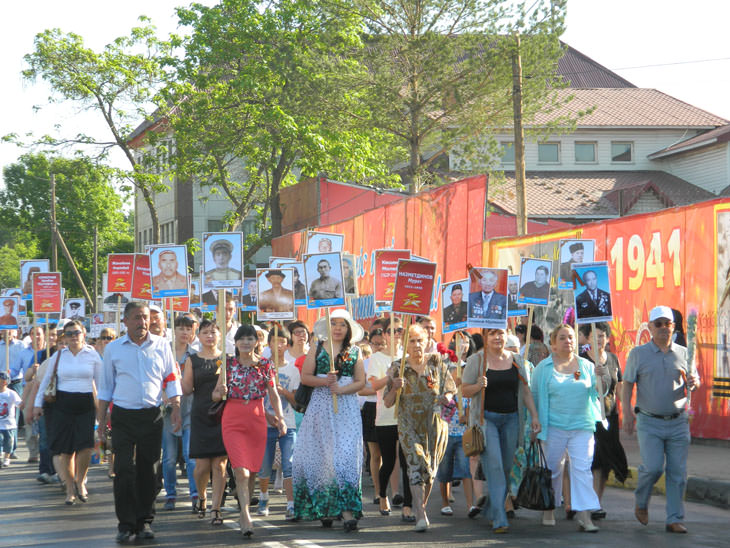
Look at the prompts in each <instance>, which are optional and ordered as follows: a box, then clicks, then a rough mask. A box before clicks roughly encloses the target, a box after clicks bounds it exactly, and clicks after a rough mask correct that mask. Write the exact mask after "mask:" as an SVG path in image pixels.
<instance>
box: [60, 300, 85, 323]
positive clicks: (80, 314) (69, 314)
mask: <svg viewBox="0 0 730 548" xmlns="http://www.w3.org/2000/svg"><path fill="white" fill-rule="evenodd" d="M63 317H64V318H68V319H69V320H83V319H84V318H85V317H86V299H84V298H73V299H66V305H65V306H64V307H63Z"/></svg>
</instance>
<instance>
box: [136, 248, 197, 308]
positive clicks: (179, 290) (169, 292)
mask: <svg viewBox="0 0 730 548" xmlns="http://www.w3.org/2000/svg"><path fill="white" fill-rule="evenodd" d="M150 274H151V276H152V278H151V283H152V298H153V299H164V298H166V297H187V295H188V290H189V288H188V252H187V249H186V248H185V246H184V245H172V246H164V247H154V248H152V249H150ZM206 285H207V282H206Z"/></svg>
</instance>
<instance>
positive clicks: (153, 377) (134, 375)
mask: <svg viewBox="0 0 730 548" xmlns="http://www.w3.org/2000/svg"><path fill="white" fill-rule="evenodd" d="M234 316H235V308H234V307H231V310H230V311H228V310H227V313H226V318H225V319H226V323H225V330H226V332H225V333H222V332H221V330H220V327H219V324H217V323H216V322H215V321H213V320H211V319H203V320H202V321H200V320H199V319H198V318H197V317H196V316H195V315H193V314H190V313H186V314H181V315H178V316H176V317H175V318H174V320H173V326H172V329H173V330H174V337H173V336H171V335H173V334H172V333H169V330H168V329H167V327H166V325H165V321H164V315H163V314H162V311H161V310H160V309H159V308H157V307H156V306H154V305H148V304H146V303H142V302H129V303H128V304H127V305H126V307H125V309H124V313H123V317H122V323H123V325H124V334H122V335H121V336H119V337H117V333H116V332H114V331H113V330H110V329H105V330H103V331H102V332H101V333H100V335H99V336H98V337H97V338H96V339H90V338H87V334H86V331H85V329H84V326H83V324H82V323H81V322H79V321H77V320H62V321H61V322H60V323H59V324H58V325H56V326H53V329H51V330H50V331H49V333H50V334H52V335H53V336H52V337H48V340H46V330H45V329H44V328H41V327H36V328H33V329H32V330H31V331H30V332H29V333H28V334H27V336H26V337H19V336H17V333H15V332H12V331H6V332H5V336H4V338H3V340H2V341H1V342H0V356H2V357H3V358H4V356H5V350H6V349H5V348H2V347H1V346H2V345H7V346H9V348H8V351H7V355H8V356H9V357H10V361H9V363H8V364H5V363H4V362H3V364H2V367H0V409H2V410H3V413H2V414H0V436H1V437H0V442H2V447H1V449H2V454H1V455H0V465H2V466H11V459H13V458H14V456H15V455H16V449H17V443H18V442H17V424H18V414H19V412H20V411H21V410H22V412H23V415H24V418H25V424H26V429H27V430H26V436H25V439H26V443H27V444H28V449H29V454H30V458H29V462H32V463H36V462H37V463H38V476H37V478H38V481H40V482H42V483H58V484H60V485H61V486H62V487H63V494H64V502H65V504H66V505H75V504H79V503H85V502H87V501H88V500H89V497H91V496H93V493H91V494H90V493H89V492H88V490H87V488H86V483H87V482H86V476H87V471H88V468H89V463H90V461H91V458H92V453H93V452H94V450H95V447H99V446H102V447H107V448H109V449H110V455H109V456H110V459H109V461H110V464H109V471H108V475H109V477H110V478H112V479H113V491H114V503H115V511H116V516H117V520H118V532H117V541H118V542H119V543H125V542H127V541H130V540H131V539H132V537H136V538H137V539H151V538H154V535H155V533H154V531H153V530H152V528H151V526H150V524H151V523H152V520H153V518H154V516H155V501H156V499H157V497H158V494H160V493H161V492H162V491H163V490H164V500H165V503H164V506H163V509H164V510H167V511H171V510H174V509H175V508H176V503H177V502H178V498H179V497H178V492H179V489H178V485H177V484H178V474H177V469H178V466H182V468H183V469H184V470H185V474H186V476H187V492H188V496H189V497H190V509H191V511H192V513H193V514H194V515H196V516H197V517H198V518H200V519H206V518H209V519H210V525H211V526H213V527H215V526H220V525H221V524H222V523H223V520H224V519H226V518H227V517H228V518H230V516H226V515H224V512H223V504H224V499H225V496H226V495H227V494H231V495H233V496H235V498H236V499H237V500H238V503H239V506H240V513H239V515H238V521H239V524H240V530H241V533H242V535H243V536H245V537H251V536H253V535H254V519H253V516H252V514H253V513H255V514H256V515H258V516H266V515H268V514H269V511H270V508H269V500H270V499H269V487H270V485H271V484H274V485H275V484H276V483H277V480H278V481H280V482H281V486H282V488H283V491H284V494H285V497H286V511H285V518H286V520H291V521H297V520H318V521H320V522H321V524H322V526H323V527H326V528H330V527H333V524H334V522H335V521H337V520H342V523H343V525H342V527H343V528H344V530H345V531H346V532H353V531H357V530H358V520H359V519H360V518H361V517H362V516H363V507H364V504H368V503H367V502H364V501H363V498H362V477H363V473H364V472H365V473H366V474H368V473H369V475H370V477H371V480H372V483H373V486H374V488H375V498H374V500H373V501H372V504H373V505H374V506H376V507H377V509H378V510H379V513H380V514H381V515H383V516H388V515H390V514H391V512H392V511H393V508H394V507H400V509H401V510H400V511H401V520H402V522H403V523H404V524H406V526H409V527H412V528H413V530H414V531H416V532H425V531H427V530H428V529H429V525H430V522H429V517H428V513H427V503H428V500H429V497H430V495H431V490H432V488H433V485H434V482H438V483H439V489H440V496H441V503H442V506H441V514H442V515H444V516H451V515H453V514H454V511H453V509H452V508H451V502H452V501H453V498H452V491H451V488H452V487H453V486H456V485H459V484H460V485H462V486H463V492H464V497H465V500H466V507H467V509H468V514H467V515H468V517H470V518H477V517H478V516H479V515H483V516H485V520H486V521H487V523H489V526H490V527H491V530H492V531H493V533H495V534H503V533H507V532H508V531H509V529H510V519H512V518H513V517H514V515H515V511H517V510H519V507H518V505H517V504H516V499H515V497H516V495H517V490H518V487H519V484H520V480H521V477H522V474H523V472H524V471H525V467H526V463H525V458H524V456H525V454H526V453H527V452H530V451H532V449H530V447H531V446H533V449H534V447H537V446H538V445H539V446H540V447H541V450H542V451H544V455H545V461H546V463H547V466H548V468H549V469H550V470H551V473H552V488H553V492H554V494H555V502H556V506H560V505H562V506H563V507H564V510H565V517H566V518H567V519H573V518H574V516H575V517H576V521H577V523H578V526H579V528H580V530H582V531H585V532H597V531H598V529H599V528H598V526H597V525H596V523H595V522H596V521H597V520H600V519H603V518H605V517H606V515H607V511H606V510H605V509H604V508H603V507H602V495H603V492H604V488H605V485H606V480H607V478H608V475H609V473H610V472H613V474H614V475H615V477H616V478H617V479H618V480H619V481H623V480H624V479H625V478H626V477H627V475H628V466H627V462H626V455H625V453H624V451H623V448H622V446H621V442H620V439H619V425H620V423H619V405H618V404H619V401H621V403H622V404H623V405H622V406H621V409H622V412H623V416H622V423H623V428H624V429H626V431H627V432H633V431H634V429H636V431H637V432H638V436H639V442H640V449H641V456H642V461H643V463H642V466H641V467H640V468H639V480H638V481H639V488H638V489H637V492H636V509H635V514H636V518H637V520H639V522H640V523H642V524H644V525H645V524H646V523H648V519H649V518H648V511H647V507H648V499H649V497H650V495H651V487H652V486H653V484H654V483H655V482H656V480H657V479H658V477H659V475H661V473H662V467H663V463H664V456H665V453H666V456H667V459H666V463H667V464H666V466H667V479H666V482H667V498H668V502H667V519H666V528H667V531H669V532H677V533H682V532H686V528H685V526H684V524H683V521H684V508H683V504H682V494H683V492H684V487H685V483H686V458H687V445H688V443H689V430H688V425H687V424H688V423H687V417H686V413H684V408H683V405H684V400H683V398H684V397H686V395H687V393H688V391H689V390H692V389H695V388H696V387H697V386H698V385H699V378H698V377H697V375H696V373H695V372H694V371H693V370H692V369H691V368H690V367H689V365H688V364H687V354H686V350H685V349H684V347H683V346H681V345H680V344H677V342H675V339H676V337H675V324H674V319H673V318H674V316H673V315H672V311H671V309H669V308H667V307H663V306H659V307H656V308H654V309H653V310H652V311H651V314H650V321H649V330H650V332H651V335H652V339H651V341H650V342H649V343H647V344H645V345H642V346H638V347H636V348H635V349H633V350H632V351H631V352H630V353H629V355H628V359H627V364H626V367H625V369H624V370H623V374H622V368H621V364H620V363H619V360H618V358H617V356H616V355H615V354H614V353H612V352H611V351H610V345H609V340H610V328H609V326H608V325H607V324H603V323H597V324H589V325H587V326H579V327H580V328H579V329H578V330H576V329H575V326H573V325H569V324H560V325H558V326H557V327H555V328H554V329H553V330H552V331H551V332H550V334H549V337H548V338H547V339H545V337H544V336H543V333H542V331H541V330H540V329H539V328H538V327H537V326H533V327H532V329H531V331H530V337H527V329H526V327H525V326H523V325H517V326H516V328H515V329H514V330H509V329H508V330H505V329H486V330H482V332H481V333H468V332H459V333H457V334H454V335H452V336H450V337H449V339H450V340H448V341H447V340H444V341H442V342H438V341H436V340H435V338H434V337H435V335H436V322H435V321H434V320H433V319H432V318H430V317H418V318H415V319H414V321H413V323H411V322H410V319H408V320H407V321H404V320H403V319H401V318H399V317H398V316H393V315H390V316H385V317H382V318H378V319H376V320H375V321H374V322H372V324H371V325H370V326H368V329H367V330H365V329H364V328H363V326H362V325H361V324H360V323H358V322H356V321H354V320H353V319H352V318H351V316H350V314H349V313H348V312H347V311H345V310H334V311H332V313H331V314H329V315H328V316H326V317H322V318H321V319H319V320H318V321H317V322H316V323H315V324H314V325H312V326H311V328H310V326H308V325H306V324H305V323H303V322H301V321H293V322H288V323H287V324H286V325H276V326H274V325H270V326H267V327H266V328H264V327H262V326H255V325H250V324H239V323H238V322H236V321H235V317H234ZM327 318H329V325H327V321H328V320H327ZM173 340H174V344H171V341H173ZM680 342H681V341H680ZM221 343H223V344H222V346H223V350H222V349H221ZM528 344H529V348H528ZM634 385H636V386H637V400H636V408H632V406H631V405H630V401H631V398H632V395H633V389H634ZM678 387H680V388H682V387H683V390H684V392H682V393H680V392H681V390H680V391H678ZM474 426H478V428H479V429H480V430H481V434H482V436H483V439H484V447H485V448H484V451H483V452H482V453H481V454H480V455H476V456H472V457H467V456H466V455H465V453H464V449H463V446H462V439H463V437H464V435H465V432H466V431H467V429H468V428H470V427H474ZM160 463H161V466H159V472H158V464H160ZM257 482H258V487H259V495H258V497H257V499H255V498H254V497H253V495H254V492H255V491H254V490H255V487H256V483H257ZM485 482H486V485H485ZM209 484H210V489H209ZM541 523H542V525H544V526H546V527H551V526H554V525H555V524H556V513H555V512H554V510H546V511H544V512H543V514H542V518H541Z"/></svg>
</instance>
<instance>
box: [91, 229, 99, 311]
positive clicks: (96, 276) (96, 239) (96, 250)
mask: <svg viewBox="0 0 730 548" xmlns="http://www.w3.org/2000/svg"><path fill="white" fill-rule="evenodd" d="M98 293H99V225H94V291H93V294H94V302H93V303H91V306H92V307H93V309H94V312H97V310H96V299H97V297H98Z"/></svg>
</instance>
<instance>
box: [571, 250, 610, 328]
mask: <svg viewBox="0 0 730 548" xmlns="http://www.w3.org/2000/svg"><path fill="white" fill-rule="evenodd" d="M571 268H572V269H573V270H574V271H575V272H576V273H577V275H578V276H579V277H580V279H581V281H582V282H583V284H582V285H581V284H580V283H577V284H576V285H577V286H578V287H577V288H576V289H575V291H574V292H573V295H574V296H575V317H576V322H577V323H579V324H584V323H593V322H610V321H613V307H612V306H611V283H610V280H609V276H608V262H607V261H596V262H592V263H579V264H572V265H571Z"/></svg>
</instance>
